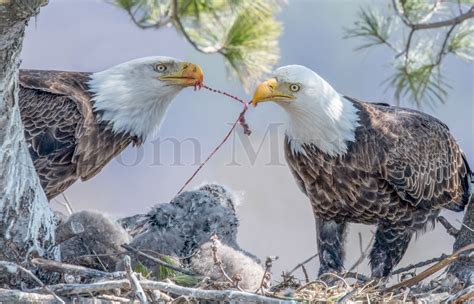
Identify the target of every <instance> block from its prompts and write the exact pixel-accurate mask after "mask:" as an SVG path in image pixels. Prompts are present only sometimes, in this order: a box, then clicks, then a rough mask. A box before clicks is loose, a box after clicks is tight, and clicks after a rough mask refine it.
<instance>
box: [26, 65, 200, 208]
mask: <svg viewBox="0 0 474 304" xmlns="http://www.w3.org/2000/svg"><path fill="white" fill-rule="evenodd" d="M19 78H20V94H19V96H20V102H19V104H20V112H21V118H22V122H23V125H24V127H25V137H26V140H27V142H28V147H29V151H30V154H31V157H32V159H33V164H34V166H35V168H36V172H37V173H38V175H39V178H40V181H41V185H42V187H43V189H44V191H45V193H46V196H47V197H48V199H51V198H53V197H55V196H56V195H58V194H59V193H61V192H63V191H64V190H65V189H66V188H68V187H69V186H70V185H71V184H73V183H74V182H75V181H76V180H78V179H81V180H88V179H90V178H92V177H93V176H94V175H96V174H97V173H98V172H99V171H100V170H101V169H102V168H103V167H104V166H105V165H106V164H107V163H108V162H109V161H110V160H111V159H112V158H113V157H115V156H116V155H117V154H119V153H120V152H121V151H122V150H124V149H125V148H126V147H127V146H128V145H129V144H132V145H134V146H138V145H141V144H142V143H143V142H144V141H145V139H146V138H147V136H149V135H151V134H153V133H156V132H157V131H158V129H159V127H160V125H161V122H162V121H163V118H164V116H165V114H166V110H167V108H168V106H169V105H170V103H171V101H172V100H173V98H174V97H175V96H176V95H177V94H178V93H179V92H180V91H181V90H182V89H183V88H185V87H188V86H194V85H196V83H202V81H203V73H202V70H201V68H200V67H199V66H198V65H195V64H192V63H189V62H183V61H179V60H177V59H174V58H170V57H160V56H155V57H145V58H139V59H135V60H132V61H129V62H125V63H122V64H119V65H117V66H114V67H112V68H109V69H107V70H105V71H102V72H98V73H84V72H64V71H40V70H21V71H20V77H19Z"/></svg>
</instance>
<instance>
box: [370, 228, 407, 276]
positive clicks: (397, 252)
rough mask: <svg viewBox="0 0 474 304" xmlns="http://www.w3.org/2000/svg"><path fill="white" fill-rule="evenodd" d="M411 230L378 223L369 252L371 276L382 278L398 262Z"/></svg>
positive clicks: (405, 248)
mask: <svg viewBox="0 0 474 304" xmlns="http://www.w3.org/2000/svg"><path fill="white" fill-rule="evenodd" d="M412 235H413V232H412V231H411V230H410V229H409V228H408V227H406V226H402V225H396V224H392V225H390V224H380V225H379V226H378V227H377V232H376V233H375V243H374V247H373V248H372V251H371V252H370V266H371V268H372V277H375V278H382V277H386V276H388V275H389V274H390V272H391V271H392V269H393V267H394V266H395V265H397V264H398V262H400V260H401V259H402V257H403V255H404V254H405V251H406V250H407V248H408V243H410V239H411V237H412Z"/></svg>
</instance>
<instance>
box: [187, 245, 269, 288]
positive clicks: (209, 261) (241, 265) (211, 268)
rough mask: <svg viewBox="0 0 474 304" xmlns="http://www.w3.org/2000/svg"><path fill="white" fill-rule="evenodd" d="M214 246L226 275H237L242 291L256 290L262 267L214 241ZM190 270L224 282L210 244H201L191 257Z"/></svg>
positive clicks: (259, 281)
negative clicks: (239, 278)
mask: <svg viewBox="0 0 474 304" xmlns="http://www.w3.org/2000/svg"><path fill="white" fill-rule="evenodd" d="M216 246H217V253H216V254H217V257H218V258H219V259H220V260H221V261H222V267H223V268H224V271H225V272H226V273H227V275H229V277H231V278H232V277H233V276H234V275H237V274H238V275H240V277H241V279H242V280H241V281H240V283H239V285H240V287H241V288H242V289H244V290H248V291H255V290H257V289H258V288H259V287H260V283H261V281H262V277H263V275H264V269H263V267H262V266H261V265H259V264H257V263H256V262H255V261H254V260H253V259H252V258H250V257H248V256H247V255H246V254H244V253H243V252H241V251H239V250H236V249H234V248H232V247H229V246H227V245H224V244H222V243H220V242H219V241H216ZM190 268H191V269H192V270H193V271H194V272H196V273H198V274H200V275H203V276H207V277H210V278H211V279H214V280H219V281H224V280H225V278H224V277H223V275H222V272H221V270H220V269H219V267H218V266H217V265H215V262H214V258H213V252H212V242H208V243H205V244H203V245H202V246H201V247H200V248H199V251H198V252H197V253H196V254H195V255H194V256H192V257H191V262H190Z"/></svg>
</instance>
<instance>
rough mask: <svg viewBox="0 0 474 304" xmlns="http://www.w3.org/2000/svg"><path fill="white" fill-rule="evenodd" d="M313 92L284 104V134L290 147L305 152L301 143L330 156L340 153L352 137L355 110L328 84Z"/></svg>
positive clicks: (295, 150)
mask: <svg viewBox="0 0 474 304" xmlns="http://www.w3.org/2000/svg"><path fill="white" fill-rule="evenodd" d="M314 93H315V94H312V96H306V98H305V99H306V100H297V101H295V102H294V103H293V102H289V103H288V104H286V105H285V106H284V107H285V108H286V110H287V113H288V116H289V122H288V128H287V131H286V134H287V136H288V141H289V145H290V147H291V151H292V152H293V153H294V154H297V153H301V154H306V152H305V150H304V148H303V146H304V145H314V146H316V147H317V148H318V149H319V150H321V151H322V152H324V153H327V154H328V155H330V156H337V155H342V154H344V153H346V152H347V148H348V144H349V143H350V142H354V141H355V129H356V128H357V126H358V125H359V123H358V120H359V115H358V110H357V108H356V107H355V106H354V104H353V103H352V102H350V101H349V100H347V99H345V98H344V97H342V96H341V95H339V94H338V93H337V92H336V91H335V90H334V89H333V88H332V87H331V86H330V85H329V84H327V87H324V88H322V89H321V90H318V92H314ZM303 103H304V105H303V106H302V104H303Z"/></svg>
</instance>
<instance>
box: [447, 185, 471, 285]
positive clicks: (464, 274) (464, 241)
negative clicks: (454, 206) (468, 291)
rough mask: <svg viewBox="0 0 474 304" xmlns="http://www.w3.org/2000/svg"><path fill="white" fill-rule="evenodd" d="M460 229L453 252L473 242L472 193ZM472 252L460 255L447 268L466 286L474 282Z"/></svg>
mask: <svg viewBox="0 0 474 304" xmlns="http://www.w3.org/2000/svg"><path fill="white" fill-rule="evenodd" d="M462 223H463V224H462V226H461V229H459V232H458V234H457V235H456V241H455V242H454V246H453V252H455V251H457V250H459V249H461V248H462V247H464V246H466V245H469V244H472V243H473V242H474V231H473V230H472V229H474V194H471V199H470V201H469V204H468V205H467V206H466V209H465V211H464V219H463V221H462ZM473 254H474V253H473V252H470V253H467V254H466V255H463V256H461V258H459V260H457V261H456V262H454V263H453V264H452V265H451V267H449V269H448V273H449V274H451V275H454V276H455V277H456V278H458V279H459V280H461V281H462V282H463V283H464V284H465V285H466V286H468V285H473V284H474V257H473V256H472V255H473Z"/></svg>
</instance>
